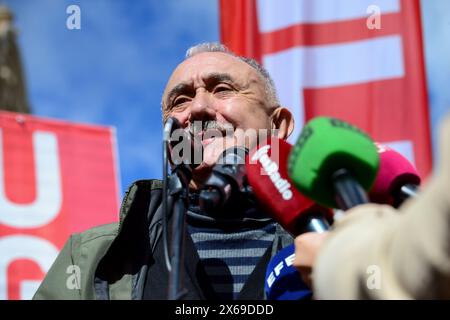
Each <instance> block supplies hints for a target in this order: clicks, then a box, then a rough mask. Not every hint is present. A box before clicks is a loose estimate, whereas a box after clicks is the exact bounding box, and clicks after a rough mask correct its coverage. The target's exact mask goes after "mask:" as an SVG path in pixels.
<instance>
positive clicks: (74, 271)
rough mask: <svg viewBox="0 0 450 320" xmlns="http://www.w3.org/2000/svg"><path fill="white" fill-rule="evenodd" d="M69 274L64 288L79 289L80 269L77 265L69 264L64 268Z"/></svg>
mask: <svg viewBox="0 0 450 320" xmlns="http://www.w3.org/2000/svg"><path fill="white" fill-rule="evenodd" d="M66 273H67V274H68V275H69V276H68V277H67V280H66V288H67V289H69V290H79V289H81V269H80V267H79V266H77V265H70V266H68V267H67V269H66Z"/></svg>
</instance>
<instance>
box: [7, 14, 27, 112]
mask: <svg viewBox="0 0 450 320" xmlns="http://www.w3.org/2000/svg"><path fill="white" fill-rule="evenodd" d="M13 20H14V15H13V14H12V12H11V11H10V10H9V9H8V8H7V7H6V6H3V5H0V110H8V111H15V112H21V113H30V107H29V105H28V99H27V96H26V87H25V77H24V74H23V71H22V63H21V60H20V53H19V48H18V46H17V43H16V35H17V33H16V31H15V30H14V27H13Z"/></svg>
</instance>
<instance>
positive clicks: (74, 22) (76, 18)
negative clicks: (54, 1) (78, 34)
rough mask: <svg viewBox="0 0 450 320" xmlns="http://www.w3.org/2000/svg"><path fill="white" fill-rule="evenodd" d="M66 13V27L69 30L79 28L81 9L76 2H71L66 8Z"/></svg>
mask: <svg viewBox="0 0 450 320" xmlns="http://www.w3.org/2000/svg"><path fill="white" fill-rule="evenodd" d="M66 13H67V14H68V15H69V16H68V17H67V19H66V27H67V29H69V30H80V29H81V9H80V7H79V6H77V5H76V4H72V5H70V6H68V7H67V8H66Z"/></svg>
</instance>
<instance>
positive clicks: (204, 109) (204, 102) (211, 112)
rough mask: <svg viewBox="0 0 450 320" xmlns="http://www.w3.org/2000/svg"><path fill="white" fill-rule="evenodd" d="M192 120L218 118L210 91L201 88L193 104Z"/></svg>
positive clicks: (190, 116)
mask: <svg viewBox="0 0 450 320" xmlns="http://www.w3.org/2000/svg"><path fill="white" fill-rule="evenodd" d="M189 118H190V120H191V121H192V120H211V119H215V118H216V110H215V108H214V106H213V102H212V101H211V97H210V95H209V93H208V92H207V91H205V90H202V89H199V90H198V91H197V92H196V94H195V97H194V100H193V101H192V104H191V112H190V115H189Z"/></svg>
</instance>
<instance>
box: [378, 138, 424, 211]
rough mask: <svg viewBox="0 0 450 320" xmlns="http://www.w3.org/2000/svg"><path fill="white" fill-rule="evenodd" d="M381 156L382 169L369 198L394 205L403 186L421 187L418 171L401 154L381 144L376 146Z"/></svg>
mask: <svg viewBox="0 0 450 320" xmlns="http://www.w3.org/2000/svg"><path fill="white" fill-rule="evenodd" d="M375 145H376V147H377V150H378V154H379V156H380V169H379V170H378V175H377V178H376V180H375V183H374V185H373V187H372V189H371V190H370V192H369V197H370V200H371V201H372V202H377V203H383V204H392V203H393V202H394V201H395V199H393V196H394V194H395V192H396V191H398V190H399V189H400V188H401V187H402V186H403V185H406V184H412V185H416V186H418V185H420V182H421V178H420V175H419V173H418V172H417V170H416V169H415V168H414V166H413V165H412V164H411V162H409V161H408V159H406V158H405V157H404V156H403V155H401V154H400V153H399V152H397V151H395V150H393V149H391V148H389V147H387V146H385V145H382V144H379V143H376V144H375Z"/></svg>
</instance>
